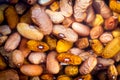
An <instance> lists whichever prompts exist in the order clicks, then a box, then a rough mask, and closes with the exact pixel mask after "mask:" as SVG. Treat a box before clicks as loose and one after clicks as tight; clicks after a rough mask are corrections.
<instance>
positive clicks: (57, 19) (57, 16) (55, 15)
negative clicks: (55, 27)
mask: <svg viewBox="0 0 120 80" xmlns="http://www.w3.org/2000/svg"><path fill="white" fill-rule="evenodd" d="M45 12H46V13H47V14H48V16H49V17H50V19H51V21H52V22H53V23H56V24H58V23H62V22H63V20H64V16H63V15H62V13H61V12H57V11H52V10H49V9H46V10H45Z"/></svg>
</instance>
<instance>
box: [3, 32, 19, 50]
mask: <svg viewBox="0 0 120 80" xmlns="http://www.w3.org/2000/svg"><path fill="white" fill-rule="evenodd" d="M20 41H21V36H20V34H19V33H17V32H15V33H13V34H11V35H10V36H9V38H8V39H7V41H6V43H5V46H4V48H5V50H6V51H12V50H14V49H16V48H17V47H18V45H19V43H20Z"/></svg>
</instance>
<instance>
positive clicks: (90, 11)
mask: <svg viewBox="0 0 120 80" xmlns="http://www.w3.org/2000/svg"><path fill="white" fill-rule="evenodd" d="M86 12H87V17H86V19H85V22H86V23H91V22H92V21H93V20H94V19H95V13H94V10H93V7H92V6H89V7H88V9H87V11H86Z"/></svg>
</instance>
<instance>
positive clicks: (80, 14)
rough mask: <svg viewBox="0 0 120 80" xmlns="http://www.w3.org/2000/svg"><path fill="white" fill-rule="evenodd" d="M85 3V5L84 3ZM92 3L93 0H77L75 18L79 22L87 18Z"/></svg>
mask: <svg viewBox="0 0 120 80" xmlns="http://www.w3.org/2000/svg"><path fill="white" fill-rule="evenodd" d="M84 4H85V5H84ZM91 4H92V0H84V1H83V0H76V1H75V5H74V18H75V20H76V21H77V22H82V21H83V20H85V18H86V16H87V14H86V10H87V8H88V7H89V6H90V5H91Z"/></svg>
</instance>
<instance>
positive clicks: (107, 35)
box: [99, 32, 113, 44]
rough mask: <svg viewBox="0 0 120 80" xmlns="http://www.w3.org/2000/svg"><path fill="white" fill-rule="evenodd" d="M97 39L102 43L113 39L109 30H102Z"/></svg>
mask: <svg viewBox="0 0 120 80" xmlns="http://www.w3.org/2000/svg"><path fill="white" fill-rule="evenodd" d="M99 39H100V41H101V42H102V43H104V44H105V43H108V42H110V41H112V40H113V36H112V34H111V33H109V32H104V33H103V34H102V35H101V36H100V37H99Z"/></svg>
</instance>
